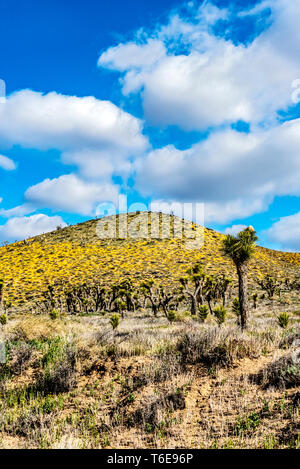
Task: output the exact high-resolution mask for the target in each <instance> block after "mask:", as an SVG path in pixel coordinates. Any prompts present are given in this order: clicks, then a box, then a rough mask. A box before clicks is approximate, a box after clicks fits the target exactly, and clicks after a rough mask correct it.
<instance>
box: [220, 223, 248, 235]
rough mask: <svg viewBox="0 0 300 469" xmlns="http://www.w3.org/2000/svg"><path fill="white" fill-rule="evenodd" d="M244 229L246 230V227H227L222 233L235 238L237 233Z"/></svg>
mask: <svg viewBox="0 0 300 469" xmlns="http://www.w3.org/2000/svg"><path fill="white" fill-rule="evenodd" d="M246 228H247V225H232V226H229V227H227V228H226V229H225V231H224V233H225V234H230V235H233V236H236V235H237V234H238V233H240V232H241V231H243V230H245V229H246Z"/></svg>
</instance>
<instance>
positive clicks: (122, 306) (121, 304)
mask: <svg viewBox="0 0 300 469" xmlns="http://www.w3.org/2000/svg"><path fill="white" fill-rule="evenodd" d="M115 307H116V310H117V311H118V313H119V314H121V316H122V319H124V311H125V310H126V302H125V301H124V300H123V299H122V298H117V299H116V301H115Z"/></svg>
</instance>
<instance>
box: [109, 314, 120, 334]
mask: <svg viewBox="0 0 300 469" xmlns="http://www.w3.org/2000/svg"><path fill="white" fill-rule="evenodd" d="M110 324H111V326H112V328H113V330H115V329H117V327H118V326H119V324H120V315H119V314H112V316H111V318H110Z"/></svg>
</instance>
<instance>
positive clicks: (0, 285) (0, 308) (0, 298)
mask: <svg viewBox="0 0 300 469" xmlns="http://www.w3.org/2000/svg"><path fill="white" fill-rule="evenodd" d="M3 296H4V282H3V280H1V279H0V314H2V313H3Z"/></svg>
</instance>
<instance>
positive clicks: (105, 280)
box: [0, 213, 300, 306]
mask: <svg viewBox="0 0 300 469" xmlns="http://www.w3.org/2000/svg"><path fill="white" fill-rule="evenodd" d="M140 216H141V215H139V214H137V213H135V214H129V215H128V226H129V227H130V225H131V224H132V223H136V222H137V221H138V218H137V217H140ZM159 216H160V219H159V228H160V233H159V236H160V237H164V236H167V235H168V227H167V225H168V223H169V221H170V226H171V230H170V238H169V239H150V237H149V233H150V230H151V229H152V225H151V224H152V222H153V220H152V219H151V214H150V213H144V214H143V215H142V217H146V225H145V223H144V222H145V218H142V223H141V224H140V226H138V229H140V233H142V235H141V236H143V238H138V239H137V238H132V237H131V238H127V239H118V238H117V239H99V237H98V236H97V231H96V228H97V223H98V220H90V221H87V222H85V223H80V224H78V225H74V226H70V227H66V228H63V229H58V230H56V231H54V232H51V233H47V234H43V235H40V236H36V237H34V238H31V239H28V240H26V241H22V242H17V243H13V244H10V245H8V246H4V247H1V248H0V266H1V277H2V278H3V279H4V281H5V284H6V293H5V296H6V299H7V300H8V301H12V302H13V304H14V305H15V306H20V305H24V306H25V305H27V304H30V303H31V304H33V303H34V301H35V300H38V299H39V297H40V293H41V292H42V291H43V290H44V289H45V286H46V285H47V284H49V283H50V284H57V285H60V284H66V283H71V284H80V283H83V282H89V281H91V280H93V281H94V280H97V281H99V282H100V283H101V284H102V285H107V286H109V285H111V284H112V283H114V282H117V281H118V280H120V279H122V278H124V277H131V278H132V279H133V280H134V282H135V283H137V284H138V283H139V282H140V281H141V280H144V279H146V278H154V279H157V281H158V282H159V283H161V284H166V285H173V284H174V282H176V281H177V280H178V279H179V277H180V276H182V275H183V274H184V273H185V271H186V270H187V268H188V267H189V266H190V265H191V264H193V263H195V262H198V261H201V262H202V263H204V264H205V265H206V266H207V270H208V271H209V272H227V273H229V274H230V275H231V276H232V277H234V278H235V270H234V268H233V266H232V264H231V262H230V261H229V260H228V259H226V258H224V256H223V255H222V252H221V244H222V239H223V238H224V235H222V234H220V233H217V232H215V231H213V230H210V229H206V228H205V229H203V228H202V227H200V226H197V225H195V224H192V223H190V224H188V225H187V226H186V227H185V231H184V236H183V237H182V238H181V239H178V238H176V237H174V227H175V225H176V226H178V224H180V223H182V220H181V219H179V218H177V217H174V216H170V218H168V216H163V217H162V215H161V214H160V215H159ZM112 219H114V220H115V221H116V224H117V228H119V220H120V216H116V217H106V219H105V220H107V222H108V223H109V222H110V221H111V220H112ZM136 225H138V223H136ZM145 226H147V228H148V229H146V230H145ZM142 229H144V231H142ZM147 231H148V233H147ZM118 232H119V229H117V233H118ZM193 232H194V233H195V234H196V235H198V236H201V234H202V233H203V234H204V244H203V246H202V247H201V248H200V249H188V248H187V245H186V241H187V240H188V238H189V237H190V236H191V233H193ZM266 272H268V273H275V274H276V275H278V276H281V277H284V278H285V277H295V276H296V275H298V274H299V273H300V254H298V253H283V252H278V251H272V250H269V249H266V248H262V247H257V249H256V254H255V258H254V260H253V261H252V264H251V279H252V280H253V279H254V278H255V277H259V276H260V275H262V274H263V273H266Z"/></svg>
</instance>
